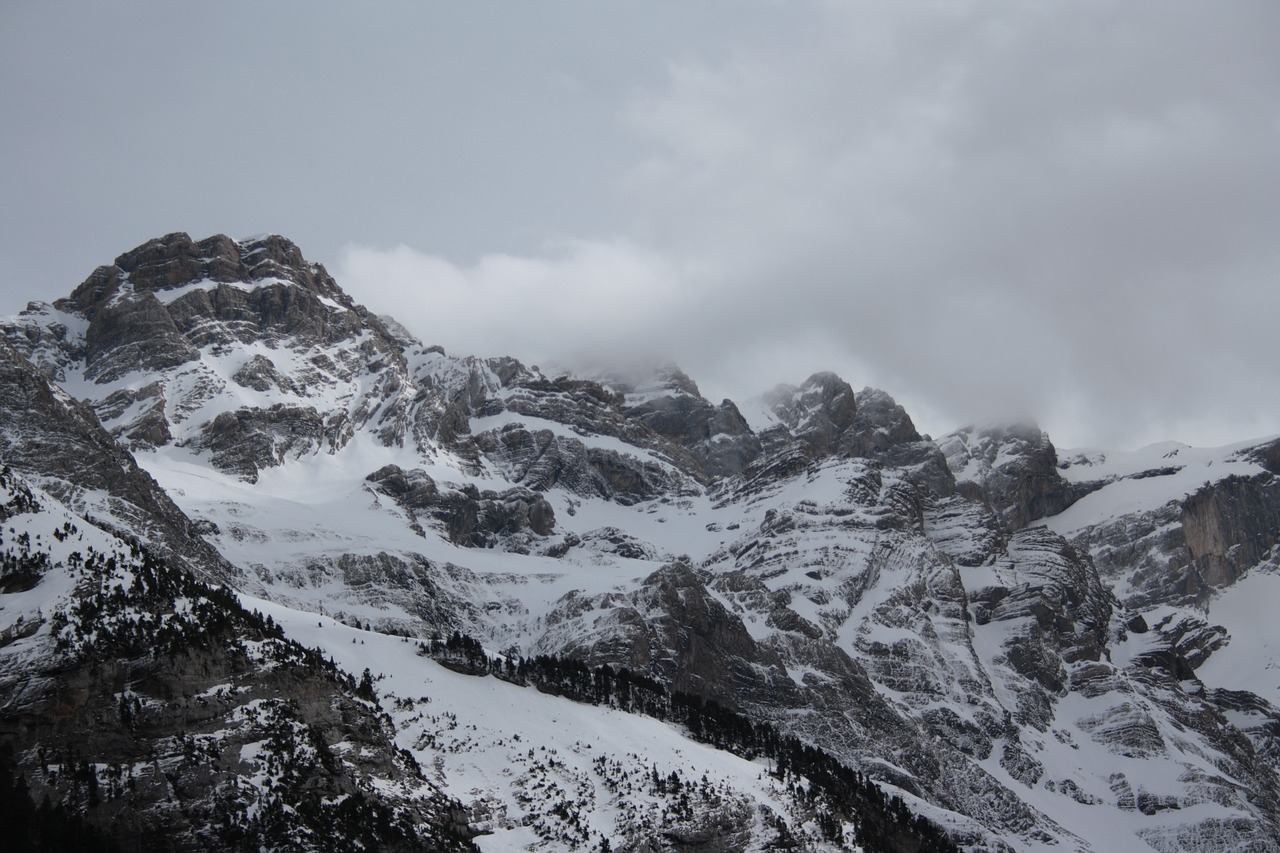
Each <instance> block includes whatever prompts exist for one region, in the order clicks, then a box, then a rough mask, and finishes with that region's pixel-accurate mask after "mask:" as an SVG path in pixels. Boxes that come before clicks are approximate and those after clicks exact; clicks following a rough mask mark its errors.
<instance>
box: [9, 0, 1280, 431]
mask: <svg viewBox="0 0 1280 853" xmlns="http://www.w3.org/2000/svg"><path fill="white" fill-rule="evenodd" d="M1277 44H1280V3H1276V2H1274V0H1257V2H1247V1H1244V0H1242V1H1241V2H1237V1H1236V0H1224V2H1213V3H1211V2H1204V0H1070V2H1067V1H1066V0H1064V1H1063V2H1049V0H1041V2H1013V0H1010V1H1009V2H995V0H993V2H981V0H976V2H938V3H929V2H923V0H920V1H919V2H914V0H913V2H910V3H906V2H895V3H889V2H793V3H783V2H763V0H760V1H759V2H757V0H733V2H674V0H672V2H645V3H640V2H634V3H605V2H585V1H584V2H562V1H557V2H546V0H543V2H537V3H531V2H514V0H513V2H506V3H497V2H474V3H472V2H468V3H444V2H440V3H427V2H413V3H408V2H406V3H378V2H372V3H359V4H356V3H345V2H344V3H338V2H333V3H322V2H305V3H304V2H300V1H299V2H274V3H261V2H253V3H237V2H226V0H222V1H221V2H218V3H199V4H197V3H174V2H163V3H162V2H149V3H140V2H110V3H106V2H92V3H91V2H83V3H62V2H40V3H36V2H19V0H0V214H2V215H3V221H2V222H0V313H12V312H14V311H17V310H19V309H20V308H21V307H22V306H23V305H24V304H25V303H26V301H28V300H30V299H38V298H43V299H52V298H54V297H57V296H62V295H65V294H67V293H69V292H70V291H71V290H72V288H73V287H74V286H75V285H76V284H78V283H79V282H80V281H81V280H83V279H84V278H85V277H86V276H87V275H88V274H89V272H90V271H91V270H92V269H93V268H94V267H95V266H97V265H98V264H101V263H109V262H110V261H111V260H112V259H113V258H114V257H115V256H117V255H118V254H120V253H122V252H124V251H125V250H127V249H129V248H132V247H133V246H135V245H137V244H139V243H142V242H145V241H146V240H147V239H149V238H151V237H154V236H158V235H160V234H164V233H167V232H170V231H187V232H189V233H190V234H191V235H192V236H193V237H197V238H199V237H204V236H208V235H210V234H214V233H227V234H230V235H231V236H233V237H245V236H249V235H251V234H256V233H261V232H277V233H281V234H284V235H285V236H287V237H289V238H291V239H292V240H294V241H295V242H297V243H298V244H299V245H300V246H301V247H302V250H303V252H304V253H305V254H306V255H307V256H308V257H309V258H311V259H313V260H318V261H320V262H322V263H324V264H325V265H326V266H327V267H328V268H329V270H330V272H332V273H333V274H334V275H335V276H336V277H337V278H338V280H339V283H340V284H341V285H342V286H343V287H345V288H346V289H347V290H348V291H349V292H350V293H351V294H352V295H353V296H354V297H355V298H357V299H358V300H360V301H361V302H363V303H365V304H366V305H368V306H369V307H370V308H372V309H373V310H375V311H378V312H380V313H390V314H392V315H393V316H395V317H397V318H398V319H399V320H401V322H403V323H404V324H405V325H407V326H408V327H409V328H410V329H411V330H413V331H414V332H415V333H416V334H417V335H418V336H419V337H421V338H422V339H423V340H425V341H427V342H429V343H440V344H443V345H444V346H445V348H446V349H447V350H448V351H450V352H453V353H457V354H464V353H474V354H479V355H498V354H514V355H517V356H519V357H521V358H523V359H525V360H528V361H530V362H533V363H546V362H548V361H550V362H559V363H570V362H574V361H575V360H582V359H593V358H600V357H603V356H606V355H607V356H609V357H610V358H614V359H617V358H624V359H643V358H650V357H666V358H670V359H673V360H675V361H676V362H677V363H679V364H680V365H681V366H683V367H684V368H685V370H686V371H687V372H689V373H690V374H691V375H692V376H693V377H694V379H695V380H697V381H698V383H699V384H700V385H701V387H702V389H703V391H704V393H705V394H706V395H707V396H710V397H714V398H717V399H718V398H719V397H721V396H732V397H735V398H739V399H740V398H743V397H746V396H750V395H753V394H755V393H759V392H760V391H763V390H765V389H766V388H767V387H769V386H771V385H772V384H774V383H777V382H781V381H790V382H793V383H795V382H799V381H800V380H802V379H803V378H804V377H805V376H807V375H808V374H809V373H811V372H813V371H816V370H820V369H829V370H834V371H836V372H838V373H840V374H841V375H842V376H843V377H844V378H845V379H847V380H848V381H849V382H850V383H852V384H853V385H854V386H855V387H861V386H862V385H867V384H870V385H876V386H879V387H882V388H884V389H885V390H887V391H889V392H890V393H891V394H893V395H894V396H896V397H897V398H898V399H899V400H900V401H901V402H903V403H904V404H905V405H906V406H907V408H908V410H909V411H910V412H911V413H912V415H913V416H914V417H915V419H916V421H917V424H918V425H919V426H920V427H921V429H923V430H927V431H931V432H933V433H934V434H939V433H942V432H945V431H947V430H950V429H952V428H955V427H957V426H960V425H961V424H962V423H966V422H969V421H973V420H978V421H985V420H992V419H1001V418H1009V417H1016V416H1021V415H1029V416H1032V417H1034V418H1035V419H1036V420H1038V421H1039V422H1040V423H1041V425H1042V426H1044V427H1045V428H1046V429H1048V430H1049V432H1050V434H1051V435H1052V437H1053V438H1054V440H1055V441H1056V442H1057V443H1058V444H1059V445H1060V446H1080V445H1106V446H1116V447H1131V446H1137V445H1139V444H1142V443H1146V442H1149V441H1154V440H1158V439H1164V438H1170V439H1178V440H1182V441H1187V442H1190V443H1196V444H1219V443H1224V442H1227V441H1230V440H1233V439H1238V438H1247V437H1252V436H1257V435H1263V434H1271V433H1280V334H1277V323H1278V322H1280V50H1278V49H1277Z"/></svg>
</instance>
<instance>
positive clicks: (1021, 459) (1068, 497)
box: [938, 423, 1080, 531]
mask: <svg viewBox="0 0 1280 853" xmlns="http://www.w3.org/2000/svg"><path fill="white" fill-rule="evenodd" d="M938 446H939V448H940V449H941V450H942V452H943V454H944V455H945V456H946V458H947V465H948V466H950V468H951V472H952V473H953V474H954V475H955V477H956V480H957V481H960V482H961V483H972V484H974V485H975V486H977V488H978V489H979V490H980V493H981V494H982V496H984V497H985V498H986V500H987V501H988V502H989V503H990V504H991V506H992V508H993V509H995V511H996V514H997V515H999V516H1000V520H1001V521H1002V522H1003V523H1004V526H1005V529H1007V530H1010V531H1013V530H1020V529H1022V528H1023V527H1026V526H1027V524H1029V523H1031V522H1032V521H1036V520H1038V519H1041V518H1044V517H1046V516H1050V515H1056V514H1057V513H1060V512H1062V511H1063V510H1064V509H1066V508H1067V507H1069V506H1071V504H1072V503H1074V502H1075V501H1076V499H1077V498H1078V497H1079V496H1080V490H1079V489H1077V488H1076V487H1074V486H1073V485H1072V484H1071V483H1069V482H1067V481H1066V480H1064V479H1063V478H1062V477H1061V476H1060V475H1059V473H1058V456H1057V452H1056V451H1055V449H1054V447H1053V443H1052V442H1051V441H1049V436H1048V434H1047V433H1045V432H1043V431H1042V430H1041V429H1040V428H1039V427H1038V426H1036V425H1035V424H1030V423H1025V424H1017V425H1015V426H1011V427H986V428H981V429H979V428H975V427H969V428H967V429H963V430H960V431H959V432H954V433H952V434H951V435H948V436H946V437H945V438H943V439H942V440H941V441H939V442H938Z"/></svg>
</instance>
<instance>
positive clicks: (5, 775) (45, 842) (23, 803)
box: [0, 744, 119, 853]
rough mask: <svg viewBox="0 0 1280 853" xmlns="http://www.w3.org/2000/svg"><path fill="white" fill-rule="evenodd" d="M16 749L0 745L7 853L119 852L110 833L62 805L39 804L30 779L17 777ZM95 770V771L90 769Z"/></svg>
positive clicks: (1, 833) (1, 823) (0, 805)
mask: <svg viewBox="0 0 1280 853" xmlns="http://www.w3.org/2000/svg"><path fill="white" fill-rule="evenodd" d="M15 770H16V768H15V765H14V760H13V750H12V749H11V748H10V747H9V745H8V744H5V745H4V746H3V747H0V839H4V842H3V844H4V849H5V850H6V851H8V853H63V851H66V853H116V851H118V850H119V847H117V846H116V844H115V842H114V841H112V840H111V838H110V837H109V836H107V835H106V834H104V833H103V832H101V831H100V830H98V829H97V828H96V827H94V826H93V825H92V824H90V823H88V822H87V821H85V820H84V819H83V818H81V817H80V816H79V815H76V814H72V813H70V812H68V811H67V809H66V808H65V807H63V806H62V805H61V804H58V805H56V806H55V805H50V803H49V800H48V798H47V797H46V798H45V799H44V800H43V801H42V802H41V803H40V805H38V806H37V805H36V804H35V802H34V801H33V800H32V799H31V793H30V791H29V790H28V789H27V782H26V779H24V778H23V777H22V776H20V775H18V776H15V775H14V774H15ZM90 772H92V771H90Z"/></svg>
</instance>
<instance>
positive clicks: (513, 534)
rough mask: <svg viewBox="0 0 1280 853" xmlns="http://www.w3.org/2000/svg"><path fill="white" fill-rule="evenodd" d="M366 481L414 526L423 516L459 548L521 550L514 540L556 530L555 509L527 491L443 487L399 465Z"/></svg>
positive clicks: (417, 472) (527, 538) (545, 534)
mask: <svg viewBox="0 0 1280 853" xmlns="http://www.w3.org/2000/svg"><path fill="white" fill-rule="evenodd" d="M368 480H369V482H371V483H374V484H376V485H377V486H378V488H379V490H380V491H382V492H383V493H385V494H387V495H388V496H390V497H391V498H392V499H393V500H395V501H396V503H398V504H399V505H400V506H402V507H403V508H404V509H405V510H406V511H407V512H409V513H410V516H411V517H412V518H413V519H414V522H415V523H417V522H418V520H419V518H420V515H425V516H426V517H427V518H429V519H432V520H434V521H435V522H436V523H437V524H438V525H439V526H441V527H442V528H443V530H444V532H445V533H446V535H447V536H448V537H449V540H450V541H451V542H454V543H456V544H458V545H466V546H468V547H473V548H492V547H493V546H494V545H495V544H496V543H498V542H499V541H505V542H506V543H507V545H508V547H509V548H512V549H513V550H515V549H518V548H519V547H520V546H519V545H514V544H513V542H512V540H519V541H520V542H522V543H524V542H527V541H528V540H529V536H528V534H533V535H534V536H550V535H551V534H552V533H554V532H555V526H556V514H555V510H553V509H552V508H551V504H549V503H547V501H546V499H545V498H543V497H542V496H540V495H538V494H535V493H534V492H531V491H529V490H528V489H508V490H507V491H505V492H502V493H498V492H491V491H486V492H481V491H480V490H479V489H477V488H476V487H475V486H472V485H466V486H463V487H461V488H445V489H440V488H439V487H437V485H436V483H435V481H434V480H432V479H431V477H430V475H428V474H427V473H426V472H425V471H422V470H413V471H404V470H402V469H401V468H399V467H398V466H396V465H388V466H386V467H385V468H380V469H378V470H377V471H375V472H373V473H372V474H370V475H369V477H368ZM419 529H421V528H419ZM525 548H526V550H527V545H526V546H525Z"/></svg>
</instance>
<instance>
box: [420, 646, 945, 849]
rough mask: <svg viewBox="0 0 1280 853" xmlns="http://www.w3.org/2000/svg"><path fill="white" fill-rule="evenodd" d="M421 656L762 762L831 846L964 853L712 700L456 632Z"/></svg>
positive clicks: (829, 761)
mask: <svg viewBox="0 0 1280 853" xmlns="http://www.w3.org/2000/svg"><path fill="white" fill-rule="evenodd" d="M419 651H420V653H421V654H424V655H428V656H430V657H431V658H433V659H435V660H437V661H439V662H440V663H441V664H443V665H444V666H447V667H449V668H451V669H454V670H456V671H458V672H465V673H468V674H472V675H493V676H495V677H496V678H500V679H503V680H505V681H510V682H512V683H515V684H520V685H525V686H531V687H534V688H536V689H538V690H540V691H542V692H544V693H551V694H554V695H557V696H563V697H565V698H567V699H571V700H573V701H575V702H584V703H589V704H592V705H607V706H609V707H612V708H616V709H618V710H621V711H626V712H628V713H634V714H644V715H646V716H650V717H655V718H657V719H660V720H664V721H667V722H671V723H675V724H677V725H680V726H683V727H684V728H685V729H687V730H688V732H689V734H690V736H691V737H692V738H693V739H694V740H696V741H698V742H700V743H706V744H710V745H712V746H714V747H716V748H718V749H723V750H725V751H727V752H732V753H734V754H735V755H739V756H741V757H743V758H746V759H747V760H755V759H758V758H764V759H767V760H769V761H770V762H771V763H772V764H773V765H774V768H775V769H774V771H773V772H774V774H775V775H776V776H777V777H778V778H779V779H781V780H782V781H784V782H788V783H790V784H791V785H792V789H793V791H794V793H795V794H796V796H797V797H798V798H799V799H801V800H803V801H806V802H807V804H808V805H810V806H811V807H812V809H813V811H814V814H815V815H816V820H817V823H818V826H819V828H820V829H821V831H822V833H823V835H824V836H825V837H826V838H827V840H829V841H833V842H841V841H843V840H844V838H843V833H844V829H843V827H844V824H846V823H852V824H853V825H854V827H855V828H856V833H857V842H858V844H860V845H862V846H863V847H864V848H865V849H867V850H868V851H895V853H952V852H953V851H958V850H959V848H958V847H956V845H955V844H954V843H953V842H951V841H950V840H949V839H948V838H947V836H946V834H945V833H944V832H943V830H942V829H941V827H939V826H938V825H936V824H934V823H933V822H931V821H929V820H927V819H926V818H924V817H923V816H921V815H915V814H912V813H911V810H910V809H908V808H907V806H906V804H905V803H904V802H903V801H902V799H901V798H900V797H896V796H889V795H886V794H885V793H884V792H883V791H881V790H880V788H879V787H877V786H876V785H875V784H874V783H873V782H872V781H871V780H869V779H868V778H867V777H865V776H864V775H863V774H861V773H859V772H858V771H857V770H854V769H852V768H850V767H848V766H847V765H845V764H843V763H842V762H840V761H839V760H837V759H836V758H833V757H832V756H830V755H828V754H827V753H826V752H823V751H822V750H821V749H818V748H817V747H814V746H811V745H809V744H806V743H804V742H802V741H801V740H799V739H798V738H796V737H793V736H791V735H786V734H783V733H782V732H780V731H778V729H777V728H775V727H774V726H773V725H771V724H770V723H767V722H754V721H752V720H750V719H748V718H747V717H745V716H743V715H742V714H739V713H737V712H736V711H733V710H731V709H729V708H726V707H725V706H723V705H721V704H720V703H718V702H716V701H715V700H712V699H705V698H703V697H701V696H696V695H693V694H689V693H684V692H681V691H668V690H667V689H666V687H665V686H664V685H662V684H661V683H660V682H658V681H656V680H654V679H652V678H649V677H648V676H645V675H643V674H640V673H635V672H632V671H630V670H628V669H626V668H614V667H611V666H609V665H608V664H605V665H603V666H598V667H591V666H588V665H587V664H585V663H583V662H582V661H580V660H574V659H567V658H560V657H556V656H553V655H538V656H536V657H532V658H524V657H516V656H491V655H489V654H488V653H487V652H486V651H485V649H484V647H483V646H482V645H481V644H480V642H479V641H478V640H476V639H475V638H474V637H469V636H466V635H464V634H462V633H460V632H457V631H455V632H453V634H451V635H450V636H449V637H447V638H442V637H433V638H432V639H430V640H427V641H423V642H421V643H420V644H419Z"/></svg>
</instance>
